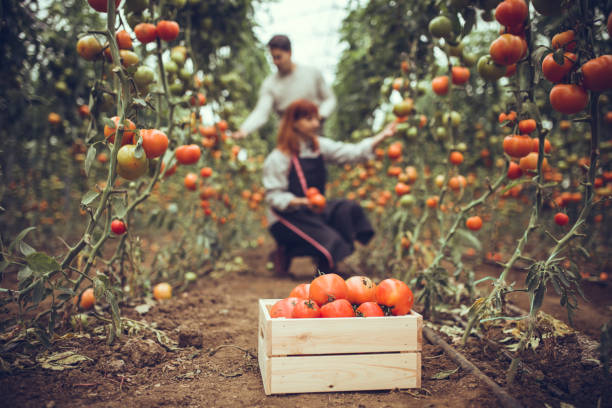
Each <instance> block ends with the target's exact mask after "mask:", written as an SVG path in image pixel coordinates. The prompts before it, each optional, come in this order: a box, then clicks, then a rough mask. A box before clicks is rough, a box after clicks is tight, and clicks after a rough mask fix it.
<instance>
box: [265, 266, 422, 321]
mask: <svg viewBox="0 0 612 408" xmlns="http://www.w3.org/2000/svg"><path fill="white" fill-rule="evenodd" d="M413 302H414V296H413V295H412V291H411V290H410V288H409V287H408V285H406V284H405V283H404V282H402V281H400V280H397V279H393V278H388V279H384V280H382V281H381V282H380V283H379V284H378V285H377V284H376V283H374V282H373V281H372V280H371V279H370V278H368V277H366V276H351V277H350V278H348V279H346V280H344V279H343V278H342V277H340V275H337V274H335V273H328V274H325V275H320V276H318V277H316V278H315V279H313V280H312V282H311V283H301V284H299V285H297V286H296V287H295V288H293V290H292V291H291V293H290V294H289V297H287V298H285V299H281V300H279V301H278V302H276V303H275V304H274V305H273V306H272V308H271V309H270V316H271V317H273V318H277V317H284V318H288V319H291V318H294V319H295V318H316V317H375V316H390V315H393V316H403V315H405V314H408V313H410V311H411V310H412V304H413Z"/></svg>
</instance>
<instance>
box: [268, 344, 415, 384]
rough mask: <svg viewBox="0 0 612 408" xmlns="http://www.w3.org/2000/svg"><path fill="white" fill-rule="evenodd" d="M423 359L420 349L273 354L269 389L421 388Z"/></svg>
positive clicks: (270, 365)
mask: <svg viewBox="0 0 612 408" xmlns="http://www.w3.org/2000/svg"><path fill="white" fill-rule="evenodd" d="M420 362H421V356H420V353H414V352H412V353H385V354H348V355H333V356H329V355H328V356H304V357H272V358H270V359H268V360H267V364H269V365H268V367H269V373H270V382H269V384H270V391H269V393H270V394H286V393H300V392H333V391H361V390H384V389H392V388H417V387H420V383H421V364H420ZM264 383H265V380H264ZM266 393H267V394H268V392H267V391H266Z"/></svg>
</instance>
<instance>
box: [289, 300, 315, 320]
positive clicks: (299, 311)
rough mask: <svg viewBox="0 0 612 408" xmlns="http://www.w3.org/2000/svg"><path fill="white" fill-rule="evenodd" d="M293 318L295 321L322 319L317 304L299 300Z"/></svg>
mask: <svg viewBox="0 0 612 408" xmlns="http://www.w3.org/2000/svg"><path fill="white" fill-rule="evenodd" d="M291 317H293V318H294V319H310V318H315V317H321V309H320V308H319V306H318V305H317V303H316V302H315V301H313V300H310V299H299V300H298V302H297V303H296V305H295V307H294V308H293V312H292V314H291Z"/></svg>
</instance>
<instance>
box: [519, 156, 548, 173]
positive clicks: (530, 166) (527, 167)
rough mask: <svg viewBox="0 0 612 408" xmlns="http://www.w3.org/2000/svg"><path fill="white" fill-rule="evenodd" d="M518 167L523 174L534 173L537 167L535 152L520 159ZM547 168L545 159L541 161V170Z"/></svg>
mask: <svg viewBox="0 0 612 408" xmlns="http://www.w3.org/2000/svg"><path fill="white" fill-rule="evenodd" d="M519 167H520V168H521V170H523V172H528V171H531V172H535V171H536V169H537V167H538V154H537V153H535V152H531V153H529V154H528V155H527V156H525V157H522V158H521V160H519ZM546 168H548V160H546V157H545V158H544V159H542V170H546Z"/></svg>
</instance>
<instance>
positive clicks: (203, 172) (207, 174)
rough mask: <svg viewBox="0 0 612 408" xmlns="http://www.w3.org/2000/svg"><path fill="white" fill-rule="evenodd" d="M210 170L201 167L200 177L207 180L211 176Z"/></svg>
mask: <svg viewBox="0 0 612 408" xmlns="http://www.w3.org/2000/svg"><path fill="white" fill-rule="evenodd" d="M212 173H213V171H212V169H211V168H210V167H202V168H201V169H200V176H202V177H204V178H208V177H210V176H212Z"/></svg>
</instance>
